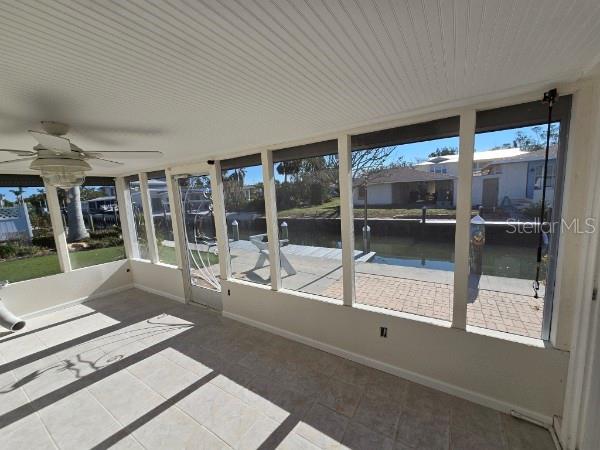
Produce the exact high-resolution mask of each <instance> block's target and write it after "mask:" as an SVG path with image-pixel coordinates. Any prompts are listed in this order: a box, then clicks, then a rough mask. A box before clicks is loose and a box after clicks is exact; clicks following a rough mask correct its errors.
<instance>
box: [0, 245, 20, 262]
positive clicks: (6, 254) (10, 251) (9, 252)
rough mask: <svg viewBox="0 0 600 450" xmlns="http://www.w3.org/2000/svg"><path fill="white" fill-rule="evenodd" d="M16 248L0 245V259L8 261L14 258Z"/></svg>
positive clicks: (14, 246)
mask: <svg viewBox="0 0 600 450" xmlns="http://www.w3.org/2000/svg"><path fill="white" fill-rule="evenodd" d="M16 254H17V246H16V245H13V244H8V243H7V244H2V245H0V259H8V258H12V257H14V256H16Z"/></svg>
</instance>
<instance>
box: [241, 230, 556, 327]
mask: <svg viewBox="0 0 600 450" xmlns="http://www.w3.org/2000/svg"><path fill="white" fill-rule="evenodd" d="M240 242H241V241H240ZM296 247H297V246H296ZM307 248H308V246H307ZM282 251H283V252H286V256H287V258H288V259H289V261H290V263H291V264H292V265H293V266H294V268H295V270H296V271H297V273H296V274H295V275H288V274H286V273H285V272H283V271H282V285H283V287H284V288H285V289H292V290H296V291H300V292H305V293H309V294H314V295H320V296H324V297H329V298H333V299H337V300H342V298H343V290H342V264H341V253H339V255H338V254H337V253H336V255H338V256H334V257H315V256H310V255H306V254H298V252H297V249H294V248H288V247H283V248H282ZM317 253H318V252H317ZM231 254H232V256H233V257H234V258H233V260H232V272H233V273H232V275H233V277H234V278H237V279H243V280H246V281H251V282H257V283H261V284H269V283H270V281H269V280H270V268H269V266H268V263H267V264H265V265H264V266H263V267H259V268H254V266H255V264H256V261H257V259H258V252H257V251H255V250H252V248H251V247H249V246H247V245H235V246H231ZM359 258H360V255H359V256H358V257H357V261H356V266H355V287H356V302H357V303H359V304H364V305H369V306H374V307H378V308H383V309H388V310H392V311H398V312H404V313H410V314H416V315H420V316H425V317H432V318H435V319H440V320H445V321H451V320H452V296H453V290H454V288H453V284H454V281H453V273H452V272H449V271H444V270H434V269H428V268H422V267H402V266H395V265H389V264H381V263H377V262H367V261H364V260H360V259H359ZM470 284H471V289H470V299H469V302H468V304H467V325H469V326H475V327H481V328H486V329H488V330H494V331H501V332H507V333H512V334H517V335H520V336H526V337H532V338H539V337H540V336H541V329H542V315H543V304H544V300H543V296H544V295H543V294H544V292H543V290H542V292H541V295H540V297H541V298H539V299H535V298H533V290H532V288H531V282H530V281H529V280H522V279H516V278H507V277H494V276H489V275H482V276H481V277H480V278H472V279H471V280H470Z"/></svg>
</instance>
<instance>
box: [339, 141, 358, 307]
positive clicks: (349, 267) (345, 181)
mask: <svg viewBox="0 0 600 450" xmlns="http://www.w3.org/2000/svg"><path fill="white" fill-rule="evenodd" d="M350 138H351V137H350V135H343V136H340V137H339V138H338V157H339V167H340V169H339V177H340V215H341V226H342V227H341V228H342V274H343V287H344V305H345V306H352V305H354V300H355V290H354V218H353V211H352V205H353V203H352V145H351V139H350Z"/></svg>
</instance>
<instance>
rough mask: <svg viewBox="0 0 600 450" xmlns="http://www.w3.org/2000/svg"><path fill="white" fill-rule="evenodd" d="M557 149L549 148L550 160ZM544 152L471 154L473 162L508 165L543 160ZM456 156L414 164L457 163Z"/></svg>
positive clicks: (519, 151) (505, 150)
mask: <svg viewBox="0 0 600 450" xmlns="http://www.w3.org/2000/svg"><path fill="white" fill-rule="evenodd" d="M556 153H557V148H556V146H554V147H551V148H550V159H552V158H556ZM544 157H545V151H544V150H538V151H535V152H527V151H525V150H521V149H520V148H518V147H515V148H501V149H498V150H486V151H483V152H475V153H473V161H475V162H482V161H490V162H495V163H508V162H519V161H535V160H538V159H544ZM457 162H458V155H444V156H436V157H434V158H430V159H428V160H427V161H423V162H420V163H418V164H416V165H417V166H428V165H432V164H448V163H457Z"/></svg>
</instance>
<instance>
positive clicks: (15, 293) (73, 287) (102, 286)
mask: <svg viewBox="0 0 600 450" xmlns="http://www.w3.org/2000/svg"><path fill="white" fill-rule="evenodd" d="M128 269H129V261H127V260H121V261H115V262H110V263H105V264H99V265H97V266H91V267H84V268H83V269H77V270H73V271H71V272H68V273H59V274H56V275H51V276H48V277H43V278H36V279H33V280H27V281H19V282H17V283H12V284H10V285H8V286H7V287H5V288H4V289H2V290H0V298H1V299H2V301H3V302H4V304H5V305H6V307H7V308H8V309H10V310H11V311H12V312H13V313H15V314H17V315H25V314H31V313H36V312H39V311H42V310H45V309H52V308H55V307H59V306H60V305H63V304H68V303H70V302H74V301H82V300H85V299H88V298H92V297H99V296H102V295H107V294H110V293H112V292H116V291H119V290H122V289H127V288H130V287H132V276H131V273H130V272H129V270H128Z"/></svg>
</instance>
